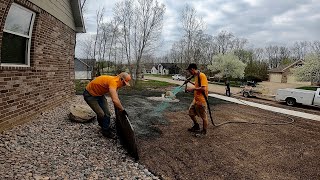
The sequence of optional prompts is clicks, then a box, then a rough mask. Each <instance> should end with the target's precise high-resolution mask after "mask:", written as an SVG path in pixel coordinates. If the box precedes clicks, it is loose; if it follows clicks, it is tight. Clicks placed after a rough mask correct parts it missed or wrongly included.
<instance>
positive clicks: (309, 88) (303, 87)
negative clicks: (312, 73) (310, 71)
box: [296, 86, 319, 91]
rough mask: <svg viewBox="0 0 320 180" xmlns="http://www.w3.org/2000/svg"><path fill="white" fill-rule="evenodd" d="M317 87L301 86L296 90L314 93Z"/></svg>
mask: <svg viewBox="0 0 320 180" xmlns="http://www.w3.org/2000/svg"><path fill="white" fill-rule="evenodd" d="M317 88H319V87H317V86H302V87H298V88H296V89H304V90H311V91H316V90H317Z"/></svg>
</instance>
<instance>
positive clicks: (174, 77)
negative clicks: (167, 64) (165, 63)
mask: <svg viewBox="0 0 320 180" xmlns="http://www.w3.org/2000/svg"><path fill="white" fill-rule="evenodd" d="M172 80H178V81H185V80H187V79H186V77H185V76H182V75H181V74H175V75H173V76H172Z"/></svg>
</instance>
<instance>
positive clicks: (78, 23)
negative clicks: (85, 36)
mask: <svg viewBox="0 0 320 180" xmlns="http://www.w3.org/2000/svg"><path fill="white" fill-rule="evenodd" d="M70 3H71V9H72V14H73V19H74V23H75V27H76V29H75V32H76V33H85V32H86V28H85V26H84V21H83V14H82V10H81V4H80V0H70Z"/></svg>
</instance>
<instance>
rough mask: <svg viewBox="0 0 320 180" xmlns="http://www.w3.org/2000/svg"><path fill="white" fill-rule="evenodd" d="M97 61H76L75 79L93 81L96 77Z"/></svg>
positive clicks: (76, 59)
mask: <svg viewBox="0 0 320 180" xmlns="http://www.w3.org/2000/svg"><path fill="white" fill-rule="evenodd" d="M95 64H96V60H95V59H78V58H75V59H74V72H75V79H93V77H94V76H95Z"/></svg>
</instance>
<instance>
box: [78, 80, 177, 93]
mask: <svg viewBox="0 0 320 180" xmlns="http://www.w3.org/2000/svg"><path fill="white" fill-rule="evenodd" d="M88 83H89V81H86V80H75V90H76V94H82V93H83V91H84V89H85V88H86V86H87V84H88ZM170 86H177V85H176V84H172V83H168V82H162V81H155V80H148V81H141V80H138V81H137V82H136V85H135V86H130V87H125V88H122V89H126V90H143V89H147V88H152V89H157V88H163V87H170Z"/></svg>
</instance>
